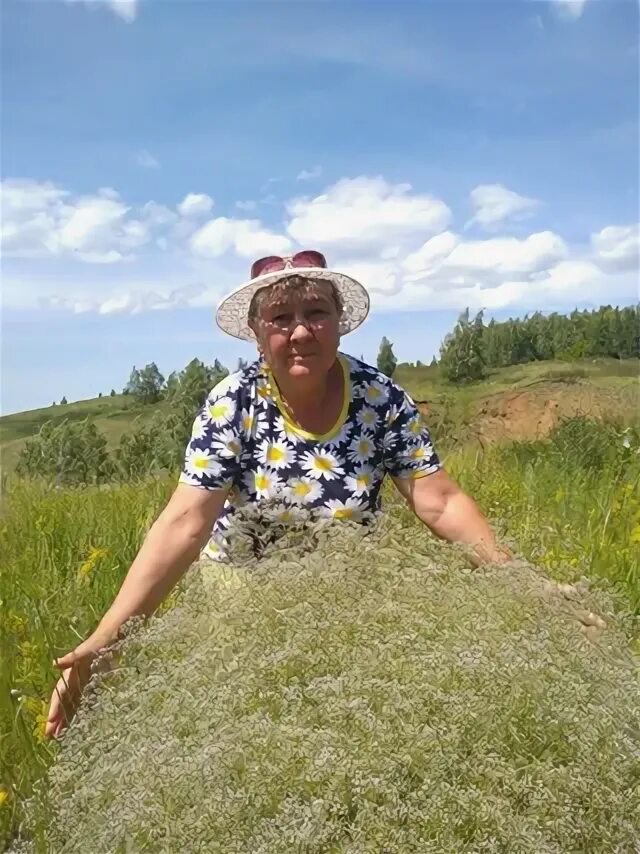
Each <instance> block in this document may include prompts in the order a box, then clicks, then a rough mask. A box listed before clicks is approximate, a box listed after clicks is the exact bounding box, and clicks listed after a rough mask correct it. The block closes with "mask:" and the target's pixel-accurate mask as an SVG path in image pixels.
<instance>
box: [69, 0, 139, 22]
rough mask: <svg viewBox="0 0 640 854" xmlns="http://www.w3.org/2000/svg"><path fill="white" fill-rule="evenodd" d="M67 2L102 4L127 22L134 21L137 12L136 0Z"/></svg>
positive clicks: (89, 4)
mask: <svg viewBox="0 0 640 854" xmlns="http://www.w3.org/2000/svg"><path fill="white" fill-rule="evenodd" d="M67 3H84V4H86V5H87V6H93V7H95V8H97V7H99V6H104V7H107V8H108V9H110V10H111V11H112V12H113V13H114V14H115V15H117V16H118V17H119V18H122V20H123V21H127V22H128V23H131V22H132V21H135V19H136V16H137V14H138V0H67Z"/></svg>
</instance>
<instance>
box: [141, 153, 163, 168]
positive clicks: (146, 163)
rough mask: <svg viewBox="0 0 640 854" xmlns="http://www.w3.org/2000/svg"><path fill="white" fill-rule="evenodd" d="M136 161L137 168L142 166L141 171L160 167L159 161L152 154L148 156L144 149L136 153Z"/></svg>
mask: <svg viewBox="0 0 640 854" xmlns="http://www.w3.org/2000/svg"><path fill="white" fill-rule="evenodd" d="M136 161H137V163H138V166H142V168H143V169H158V168H159V167H160V161H159V160H158V159H157V158H156V157H154V156H153V154H150V153H149V152H148V151H147V150H146V148H143V149H142V151H139V152H138V153H137V155H136Z"/></svg>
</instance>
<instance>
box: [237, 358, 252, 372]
mask: <svg viewBox="0 0 640 854" xmlns="http://www.w3.org/2000/svg"><path fill="white" fill-rule="evenodd" d="M248 364H249V362H247V361H246V360H245V359H242V358H240V359H238V367H237V368H236V371H244V369H245V368H246V367H247V366H248Z"/></svg>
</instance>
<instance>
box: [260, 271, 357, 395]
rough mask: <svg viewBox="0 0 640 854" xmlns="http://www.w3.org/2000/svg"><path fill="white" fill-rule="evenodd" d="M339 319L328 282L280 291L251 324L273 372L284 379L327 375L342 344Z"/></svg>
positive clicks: (262, 306)
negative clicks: (286, 376)
mask: <svg viewBox="0 0 640 854" xmlns="http://www.w3.org/2000/svg"><path fill="white" fill-rule="evenodd" d="M339 324H340V317H339V315H338V308H337V306H336V304H335V302H334V299H333V294H332V291H331V286H330V285H329V283H328V282H309V283H307V284H306V286H305V287H302V288H300V287H292V288H284V289H281V290H280V292H279V293H277V294H274V297H273V298H272V299H269V298H267V299H266V300H264V302H263V303H262V305H261V307H260V309H259V313H258V317H257V319H256V320H255V321H252V322H251V327H252V329H253V331H254V333H255V335H256V338H257V340H258V344H259V346H260V349H261V350H262V353H263V355H264V358H265V359H266V361H267V363H268V364H269V367H270V368H271V370H272V371H273V372H274V373H275V374H276V375H278V374H280V375H281V376H284V375H288V376H290V377H300V378H302V377H308V376H321V375H323V374H326V373H327V372H328V371H329V369H330V368H331V366H332V365H333V363H334V362H335V359H336V354H337V352H338V345H339V343H340V331H339Z"/></svg>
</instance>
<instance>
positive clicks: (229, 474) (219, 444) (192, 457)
mask: <svg viewBox="0 0 640 854" xmlns="http://www.w3.org/2000/svg"><path fill="white" fill-rule="evenodd" d="M241 453H242V431H241V406H240V401H239V396H238V393H237V391H236V393H233V392H232V391H231V389H230V388H229V383H228V382H227V381H225V380H223V381H222V382H221V383H220V384H219V385H217V386H216V387H215V388H214V389H213V390H212V391H210V392H209V395H208V396H207V399H206V401H205V402H204V404H203V406H202V408H201V409H200V411H199V412H198V414H197V416H196V419H195V421H194V422H193V428H192V430H191V438H190V439H189V442H188V443H187V447H186V450H185V455H184V465H183V469H182V473H181V475H180V478H179V482H180V483H188V484H190V485H191V486H200V487H202V488H203V489H225V488H228V487H230V486H232V485H233V483H234V481H235V480H236V478H237V476H238V472H239V468H240V456H241Z"/></svg>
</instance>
